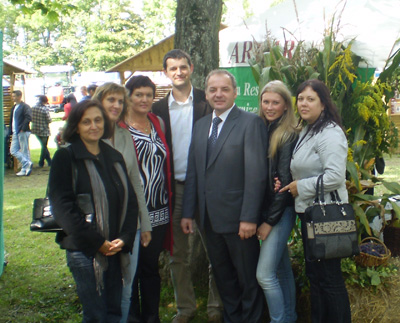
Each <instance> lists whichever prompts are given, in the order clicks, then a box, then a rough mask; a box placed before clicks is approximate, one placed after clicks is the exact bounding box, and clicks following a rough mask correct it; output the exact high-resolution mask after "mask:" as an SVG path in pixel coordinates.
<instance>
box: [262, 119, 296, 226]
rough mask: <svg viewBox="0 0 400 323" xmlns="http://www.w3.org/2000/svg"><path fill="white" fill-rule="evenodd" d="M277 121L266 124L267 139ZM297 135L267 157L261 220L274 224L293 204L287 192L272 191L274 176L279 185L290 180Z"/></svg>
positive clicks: (286, 183) (284, 184) (282, 185)
mask: <svg viewBox="0 0 400 323" xmlns="http://www.w3.org/2000/svg"><path fill="white" fill-rule="evenodd" d="M278 123H279V121H274V122H272V123H271V124H269V125H267V129H268V140H270V138H271V136H272V134H273V132H274V131H275V129H276V127H277V126H278ZM297 138H298V136H297V135H293V137H292V138H290V140H288V141H287V142H286V143H285V144H284V145H283V146H282V147H280V148H279V149H278V151H277V153H276V154H275V156H274V158H272V159H271V158H268V181H267V188H266V191H265V198H264V205H263V208H262V217H263V221H264V222H266V223H268V224H269V225H272V226H274V225H275V224H277V223H278V222H279V220H280V219H281V217H282V215H283V211H284V210H285V208H286V207H287V206H293V205H294V200H293V197H292V195H291V194H290V193H289V192H287V191H286V192H283V193H279V192H276V193H275V192H274V182H275V180H274V178H275V177H278V179H279V181H280V182H281V187H284V186H286V185H288V184H289V183H290V182H292V175H291V173H290V161H291V159H292V153H293V149H294V147H295V145H296V142H297Z"/></svg>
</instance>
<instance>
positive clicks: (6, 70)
mask: <svg viewBox="0 0 400 323" xmlns="http://www.w3.org/2000/svg"><path fill="white" fill-rule="evenodd" d="M33 73H34V72H33V71H28V70H27V69H25V68H24V67H21V66H17V65H15V64H11V63H10V62H7V61H5V60H3V75H12V74H33Z"/></svg>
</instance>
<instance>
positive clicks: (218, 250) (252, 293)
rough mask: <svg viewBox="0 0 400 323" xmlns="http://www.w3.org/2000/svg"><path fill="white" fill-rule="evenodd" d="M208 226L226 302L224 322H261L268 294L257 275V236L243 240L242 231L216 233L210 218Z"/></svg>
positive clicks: (210, 251)
mask: <svg viewBox="0 0 400 323" xmlns="http://www.w3.org/2000/svg"><path fill="white" fill-rule="evenodd" d="M204 229H205V235H206V246H207V251H208V255H209V258H210V262H211V265H212V269H213V273H214V277H215V283H216V285H217V288H218V292H219V295H220V297H221V300H222V303H223V305H224V322H225V323H243V322H249V323H258V322H261V320H262V314H263V309H264V295H263V293H262V290H261V287H260V286H259V285H258V282H257V278H256V270H257V263H258V256H259V253H260V244H259V242H258V240H257V238H256V236H253V237H252V238H249V239H245V240H241V239H240V237H239V235H238V232H235V233H228V234H219V233H216V232H214V231H213V229H212V228H211V225H210V222H209V220H208V217H206V219H205V228H204Z"/></svg>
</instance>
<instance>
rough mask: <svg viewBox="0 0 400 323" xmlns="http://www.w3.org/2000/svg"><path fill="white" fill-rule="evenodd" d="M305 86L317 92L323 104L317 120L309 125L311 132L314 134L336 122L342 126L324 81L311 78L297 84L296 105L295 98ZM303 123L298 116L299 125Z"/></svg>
mask: <svg viewBox="0 0 400 323" xmlns="http://www.w3.org/2000/svg"><path fill="white" fill-rule="evenodd" d="M307 87H310V88H311V89H312V90H313V91H314V92H316V93H317V95H318V97H319V99H320V101H321V103H322V105H323V106H324V110H323V112H322V113H321V115H320V116H319V118H318V120H317V121H316V122H315V123H314V124H313V125H312V126H311V129H310V131H311V133H312V134H316V133H318V132H320V131H322V129H323V128H325V127H326V126H327V125H328V124H333V123H336V124H337V125H338V126H339V127H341V128H343V127H342V120H341V118H340V116H339V112H338V110H337V108H336V105H335V104H334V103H333V101H332V98H331V95H330V93H329V89H328V87H327V86H326V85H325V83H324V82H322V81H320V80H317V79H312V80H307V81H305V82H303V83H301V84H300V85H299V87H298V88H297V92H296V105H297V100H298V98H299V94H300V93H301V92H303V91H304V90H305V89H306V88H307ZM301 123H304V120H303V119H302V118H301V116H300V118H299V125H300V124H301Z"/></svg>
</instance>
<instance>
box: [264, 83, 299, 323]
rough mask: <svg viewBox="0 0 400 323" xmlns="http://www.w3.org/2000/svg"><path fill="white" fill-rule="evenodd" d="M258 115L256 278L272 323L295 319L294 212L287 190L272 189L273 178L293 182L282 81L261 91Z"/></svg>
mask: <svg viewBox="0 0 400 323" xmlns="http://www.w3.org/2000/svg"><path fill="white" fill-rule="evenodd" d="M259 115H260V117H261V119H263V120H264V122H265V124H266V127H267V132H268V180H267V188H266V191H265V197H264V204H263V207H262V224H261V225H260V226H259V227H258V229H257V236H258V238H259V239H260V240H261V241H262V244H261V251H260V257H259V259H258V265H257V280H258V283H259V284H260V286H261V288H262V289H263V291H264V295H265V298H266V300H267V304H268V310H269V317H270V320H271V322H273V323H278V322H279V323H284V322H296V320H297V315H296V286H295V282H294V276H293V271H292V265H291V262H290V257H289V251H288V246H287V241H288V238H289V235H290V233H291V232H292V229H293V226H294V223H295V219H296V212H295V210H294V201H293V197H292V196H291V195H290V193H288V192H282V193H279V192H277V193H276V192H275V189H274V187H275V180H274V178H275V177H278V178H279V181H280V183H281V185H282V186H285V185H287V184H289V183H290V182H291V181H292V176H291V175H290V161H291V158H292V152H293V148H294V145H295V144H296V140H297V129H296V124H297V123H296V117H295V115H294V111H293V106H292V96H291V94H290V91H289V90H288V88H287V87H286V86H285V85H284V84H283V83H282V82H281V81H272V82H269V83H268V84H267V85H265V86H264V88H263V89H262V91H261V96H260V110H259Z"/></svg>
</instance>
